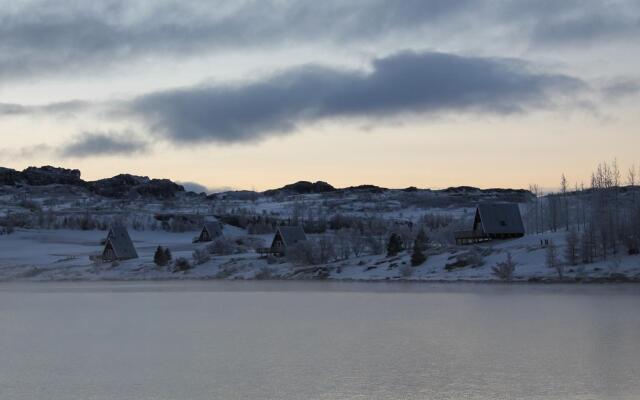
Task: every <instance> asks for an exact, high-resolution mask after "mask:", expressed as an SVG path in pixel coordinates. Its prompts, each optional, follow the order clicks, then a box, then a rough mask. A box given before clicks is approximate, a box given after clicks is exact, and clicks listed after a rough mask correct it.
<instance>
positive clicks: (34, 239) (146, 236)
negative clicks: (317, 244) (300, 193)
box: [0, 226, 640, 281]
mask: <svg viewBox="0 0 640 400" xmlns="http://www.w3.org/2000/svg"><path fill="white" fill-rule="evenodd" d="M224 233H225V236H227V237H231V238H240V237H243V236H247V235H246V232H245V231H243V230H242V229H239V228H234V227H230V226H226V227H225V232H224ZM130 235H131V237H132V240H133V242H134V245H135V247H136V250H137V252H138V255H139V258H137V259H133V260H127V261H122V262H120V263H118V264H117V265H115V264H114V265H112V264H111V263H96V262H94V261H91V260H90V256H91V255H95V254H99V253H100V252H101V250H102V246H101V244H100V241H101V240H102V239H104V237H105V236H106V233H105V232H103V231H80V230H27V229H18V230H16V232H15V233H14V234H12V235H2V236H0V280H5V281H6V280H32V281H43V280H154V279H318V278H323V279H336V280H371V281H374V280H412V281H460V280H464V281H490V280H498V278H497V277H496V276H494V275H493V274H492V267H493V266H495V265H496V264H497V263H499V262H502V261H504V260H505V259H506V255H507V253H510V254H511V255H512V257H513V260H514V261H515V263H516V269H515V273H514V281H530V280H554V279H555V278H556V277H557V273H556V271H555V270H553V269H551V268H548V267H546V263H545V256H546V249H545V248H544V246H541V240H544V239H549V240H551V241H553V242H555V243H558V244H560V246H559V247H560V248H559V252H560V253H561V254H562V251H563V249H562V245H561V244H562V243H563V242H564V233H563V232H559V233H549V234H544V235H528V236H525V237H524V238H521V239H514V240H506V241H496V242H490V243H485V244H483V245H479V246H465V247H453V246H452V247H448V248H437V249H431V250H429V252H428V260H427V261H426V262H425V263H424V264H423V265H421V266H419V267H411V266H410V254H409V252H403V253H401V254H399V255H398V256H396V257H386V256H383V255H377V256H362V257H354V258H351V259H349V260H346V261H339V262H332V263H328V264H323V265H314V266H298V265H292V264H291V263H288V262H285V261H284V260H282V261H279V262H275V263H268V262H267V259H266V258H263V257H261V256H260V255H258V254H256V253H254V252H250V251H248V252H245V253H239V254H234V255H228V256H212V259H211V260H210V261H208V262H206V263H204V264H201V265H195V266H194V267H193V268H192V269H191V270H189V271H186V272H173V271H172V270H171V268H168V267H158V266H156V265H155V264H154V263H153V254H154V251H155V249H156V247H157V246H159V245H160V246H164V247H168V248H170V249H171V251H172V253H173V257H174V259H175V258H177V257H185V258H187V259H189V260H191V257H192V252H193V250H194V249H196V248H197V247H203V246H205V244H193V243H192V239H193V237H194V236H196V235H197V232H195V231H194V232H185V233H170V232H164V231H135V230H130ZM252 236H254V237H260V238H262V239H263V240H264V241H265V242H268V241H269V240H270V235H252ZM470 251H474V252H476V253H480V254H482V258H483V261H482V263H481V265H476V266H464V267H460V268H454V269H451V270H448V269H446V268H445V267H446V266H447V265H448V264H452V263H454V262H455V261H456V260H457V258H458V257H464V256H465V254H467V253H468V252H470ZM612 274H613V275H614V276H621V275H624V276H626V278H628V279H631V280H640V256H626V255H620V256H618V257H613V256H610V257H609V259H608V260H603V261H598V262H595V263H593V264H587V265H582V264H581V265H578V266H575V267H574V266H567V267H566V268H565V278H566V279H568V280H575V278H577V277H579V278H583V280H590V279H596V280H597V279H599V278H607V277H610V276H612Z"/></svg>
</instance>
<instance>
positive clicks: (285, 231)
mask: <svg viewBox="0 0 640 400" xmlns="http://www.w3.org/2000/svg"><path fill="white" fill-rule="evenodd" d="M278 232H280V237H281V238H282V241H283V242H284V244H285V246H291V245H294V244H296V243H298V242H304V241H305V240H307V235H306V234H305V233H304V229H302V227H301V226H279V227H278V231H277V232H276V234H277V233H278Z"/></svg>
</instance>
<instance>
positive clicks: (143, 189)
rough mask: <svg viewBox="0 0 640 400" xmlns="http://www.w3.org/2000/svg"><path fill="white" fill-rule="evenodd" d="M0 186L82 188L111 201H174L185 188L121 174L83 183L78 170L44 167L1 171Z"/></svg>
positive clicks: (160, 180)
mask: <svg viewBox="0 0 640 400" xmlns="http://www.w3.org/2000/svg"><path fill="white" fill-rule="evenodd" d="M0 185H6V186H48V185H70V186H77V187H81V188H85V189H86V190H87V191H89V192H91V193H95V194H97V195H100V196H104V197H111V198H130V197H155V198H173V197H175V196H176V194H178V193H180V192H184V188H183V187H182V186H180V185H178V184H176V183H174V182H172V181H170V180H168V179H150V178H149V177H146V176H136V175H129V174H120V175H116V176H114V177H112V178H105V179H99V180H97V181H84V180H82V178H81V173H80V171H79V170H77V169H66V168H58V167H52V166H50V165H46V166H43V167H28V168H26V169H24V170H23V171H16V170H14V169H10V168H3V167H0Z"/></svg>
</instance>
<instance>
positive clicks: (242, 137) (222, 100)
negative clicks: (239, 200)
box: [125, 52, 586, 143]
mask: <svg viewBox="0 0 640 400" xmlns="http://www.w3.org/2000/svg"><path fill="white" fill-rule="evenodd" d="M585 86H586V84H585V83H583V82H582V81H580V80H578V79H576V78H573V77H570V76H567V75H562V74H551V73H544V72H538V71H535V70H532V69H531V68H530V66H528V65H527V64H525V63H523V62H519V61H517V60H512V59H497V58H482V57H465V56H459V55H453V54H444V53H433V52H426V53H414V52H404V53H399V54H396V55H393V56H389V57H385V58H380V59H377V60H374V61H373V63H372V66H371V71H369V72H361V71H345V70H338V69H331V68H325V67H320V66H314V65H309V66H303V67H297V68H292V69H289V70H285V71H283V72H280V73H278V74H274V75H272V76H269V77H266V78H264V79H262V80H259V81H256V82H252V83H248V84H244V85H236V86H228V85H227V86H225V85H222V86H194V87H189V88H180V89H175V90H169V91H162V92H157V93H150V94H147V95H144V96H140V97H138V98H136V99H134V100H132V101H131V102H129V103H128V104H126V106H125V108H126V110H125V112H126V113H128V114H129V115H131V116H132V117H134V118H137V119H140V120H142V121H143V122H144V123H145V124H146V125H147V126H148V127H149V129H150V131H151V133H152V134H155V135H160V136H162V137H164V138H166V139H169V140H171V141H173V142H177V143H190V142H215V143H238V142H250V141H255V140H260V139H263V138H265V137H268V136H270V135H277V134H283V133H290V132H293V131H295V130H296V129H297V128H298V127H300V126H302V125H304V124H306V123H312V122H315V121H318V120H322V119H332V118H366V119H379V118H385V117H390V116H397V115H403V114H416V115H423V116H425V115H426V116H429V115H435V114H444V113H488V114H498V115H504V114H513V113H523V112H528V111H530V110H534V109H540V108H547V107H552V106H553V105H554V104H553V101H552V100H551V98H552V96H553V95H559V94H560V93H562V94H564V95H567V96H571V95H572V94H573V93H576V92H577V91H579V90H580V89H582V88H584V87H585Z"/></svg>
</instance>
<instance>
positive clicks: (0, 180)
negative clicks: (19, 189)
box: [0, 167, 23, 186]
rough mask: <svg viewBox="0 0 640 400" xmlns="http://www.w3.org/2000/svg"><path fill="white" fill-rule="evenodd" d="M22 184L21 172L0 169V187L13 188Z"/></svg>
mask: <svg viewBox="0 0 640 400" xmlns="http://www.w3.org/2000/svg"><path fill="white" fill-rule="evenodd" d="M21 182H23V176H22V172H19V171H16V170H15V169H11V168H3V167H0V185H8V186H15V185H17V184H18V183H21Z"/></svg>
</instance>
